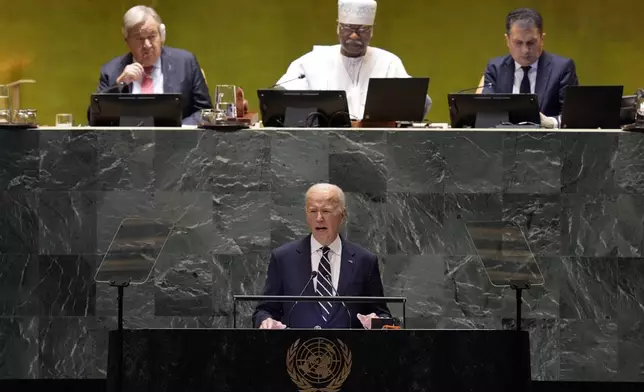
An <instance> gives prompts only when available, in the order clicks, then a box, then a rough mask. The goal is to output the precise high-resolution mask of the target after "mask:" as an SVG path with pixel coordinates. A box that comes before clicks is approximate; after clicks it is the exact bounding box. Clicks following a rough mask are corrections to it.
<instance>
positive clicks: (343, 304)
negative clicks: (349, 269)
mask: <svg viewBox="0 0 644 392" xmlns="http://www.w3.org/2000/svg"><path fill="white" fill-rule="evenodd" d="M331 288H332V289H333V293H332V294H333V295H334V296H335V295H337V296H338V297H339V296H340V294H338V290H336V289H335V286H333V284H331ZM322 298H324V297H322ZM340 303H341V304H342V306H343V307H344V310H346V311H347V315H349V328H351V312H349V308H348V307H347V304H345V303H344V301H340Z"/></svg>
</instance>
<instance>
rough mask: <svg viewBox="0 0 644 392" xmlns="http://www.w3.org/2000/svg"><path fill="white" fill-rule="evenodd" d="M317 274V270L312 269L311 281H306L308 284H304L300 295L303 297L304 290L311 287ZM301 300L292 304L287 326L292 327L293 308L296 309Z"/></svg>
mask: <svg viewBox="0 0 644 392" xmlns="http://www.w3.org/2000/svg"><path fill="white" fill-rule="evenodd" d="M317 276H318V272H317V271H312V272H311V276H310V277H309V281H308V282H306V284H305V285H304V288H303V289H302V292H301V293H300V295H299V296H298V297H301V296H302V294H304V292H305V291H306V289H307V288H308V287H309V285H310V284H311V282H312V281H313V279H315V278H316V277H317ZM299 302H300V301H295V303H294V304H293V306H291V310H289V311H288V316H287V317H286V326H287V327H290V325H291V314H292V313H293V309H295V306H297V304H298V303H299Z"/></svg>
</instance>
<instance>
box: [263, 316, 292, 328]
mask: <svg viewBox="0 0 644 392" xmlns="http://www.w3.org/2000/svg"><path fill="white" fill-rule="evenodd" d="M285 328H286V325H284V324H282V322H281V321H277V320H273V319H272V318H270V317H269V318H267V319H264V321H262V323H261V324H260V325H259V329H285Z"/></svg>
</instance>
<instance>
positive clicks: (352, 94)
mask: <svg viewBox="0 0 644 392" xmlns="http://www.w3.org/2000/svg"><path fill="white" fill-rule="evenodd" d="M376 8H377V3H376V2H375V1H374V0H340V1H339V2H338V28H337V34H338V39H339V41H340V44H339V45H333V46H314V47H313V50H312V51H311V52H309V53H307V54H305V55H304V56H302V57H300V58H299V59H297V60H295V61H293V62H292V63H291V65H290V66H289V67H288V70H287V71H286V74H284V76H282V77H281V78H280V79H279V81H278V82H277V85H278V86H279V87H281V88H284V89H288V90H344V91H346V94H347V101H348V105H349V114H350V115H351V118H352V119H353V120H361V119H362V116H363V114H364V107H365V101H366V99H367V89H368V87H369V78H408V77H410V76H409V75H408V74H407V71H406V70H405V67H404V66H403V64H402V61H401V60H400V58H398V56H396V55H394V54H393V53H390V52H388V51H386V50H383V49H379V48H374V47H371V46H369V43H370V42H371V38H372V37H373V26H374V21H375V19H376ZM301 75H303V77H301V78H300V76H301ZM431 103H432V101H431V99H430V98H429V96H428V97H427V100H426V104H425V114H427V112H428V111H429V109H430V107H431Z"/></svg>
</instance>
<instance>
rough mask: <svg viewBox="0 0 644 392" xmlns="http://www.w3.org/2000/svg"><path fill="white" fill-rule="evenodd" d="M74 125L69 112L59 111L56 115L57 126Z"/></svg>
mask: <svg viewBox="0 0 644 392" xmlns="http://www.w3.org/2000/svg"><path fill="white" fill-rule="evenodd" d="M73 125H74V121H73V118H72V115H71V114H69V113H60V114H57V115H56V126H57V127H71V126H73Z"/></svg>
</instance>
